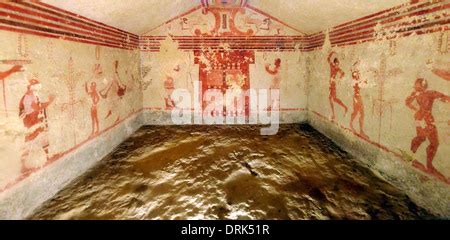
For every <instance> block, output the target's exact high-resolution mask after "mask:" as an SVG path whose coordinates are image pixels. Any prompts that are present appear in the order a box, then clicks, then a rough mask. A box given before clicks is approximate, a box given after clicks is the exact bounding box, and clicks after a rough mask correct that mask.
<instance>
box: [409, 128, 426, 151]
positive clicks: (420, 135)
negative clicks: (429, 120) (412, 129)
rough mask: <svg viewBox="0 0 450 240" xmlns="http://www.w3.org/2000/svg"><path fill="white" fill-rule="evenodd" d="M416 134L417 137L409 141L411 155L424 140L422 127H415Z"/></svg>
mask: <svg viewBox="0 0 450 240" xmlns="http://www.w3.org/2000/svg"><path fill="white" fill-rule="evenodd" d="M416 132H417V136H416V137H415V138H413V140H412V141H411V151H412V152H413V153H416V152H417V149H418V148H419V147H420V145H422V143H423V142H424V141H425V140H426V136H424V133H423V132H424V129H423V128H422V127H416Z"/></svg>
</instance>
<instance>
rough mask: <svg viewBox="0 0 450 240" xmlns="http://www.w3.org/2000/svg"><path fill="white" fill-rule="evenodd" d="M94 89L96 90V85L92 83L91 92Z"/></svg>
mask: <svg viewBox="0 0 450 240" xmlns="http://www.w3.org/2000/svg"><path fill="white" fill-rule="evenodd" d="M96 89H97V83H95V82H92V83H91V91H94V90H96Z"/></svg>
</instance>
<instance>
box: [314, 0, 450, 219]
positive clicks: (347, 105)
mask: <svg viewBox="0 0 450 240" xmlns="http://www.w3.org/2000/svg"><path fill="white" fill-rule="evenodd" d="M448 8H449V5H448V4H447V5H445V4H444V3H443V2H439V1H434V2H426V3H425V4H424V3H423V2H420V3H419V4H411V5H407V6H405V7H402V8H399V9H395V10H394V11H387V12H386V13H385V14H384V15H383V14H378V15H375V16H374V17H373V18H370V17H368V18H364V19H361V20H356V21H353V22H350V23H347V24H344V25H343V26H340V27H336V28H333V29H331V30H330V31H329V32H324V33H321V34H317V36H320V35H321V36H322V37H319V39H320V38H321V39H322V41H321V42H322V43H319V44H318V43H316V45H320V44H321V46H317V47H315V48H314V47H313V48H312V51H311V52H309V56H308V57H309V58H310V61H311V65H310V68H311V78H310V83H311V84H310V87H309V92H308V96H309V98H308V110H309V121H310V122H311V124H312V125H313V126H314V127H315V128H317V129H319V130H321V131H322V132H324V133H325V134H327V135H329V136H330V137H331V138H332V139H334V140H335V141H336V142H337V143H340V144H341V146H343V147H345V148H346V149H349V150H350V151H353V152H354V153H355V154H356V155H358V156H361V157H362V159H366V161H367V162H366V163H367V164H368V165H369V166H370V167H371V168H372V169H374V170H379V171H380V172H381V173H382V174H383V175H384V176H385V177H386V178H388V179H391V180H392V179H394V180H395V179H396V180H395V181H396V183H398V186H402V187H405V188H408V191H409V192H410V193H411V194H412V195H413V196H415V197H416V199H418V201H420V202H423V203H425V204H426V205H427V206H429V207H430V208H432V209H433V210H435V211H436V212H441V213H442V212H445V213H447V215H448V213H449V212H450V209H449V204H448V201H447V200H445V199H449V196H450V195H449V188H448V186H449V184H450V162H449V161H448V160H449V157H448V156H450V138H449V137H450V119H449V116H450V81H449V80H450V79H449V72H450V68H449V66H450V65H449V63H450V62H449V60H450V58H449V57H450V55H449V41H448V39H449V35H448V30H449V22H448V16H447V15H446V13H445V12H446V11H448ZM392 13H397V14H392ZM399 15H400V16H399ZM392 16H395V17H392ZM446 16H447V17H446ZM361 23H362V24H361ZM358 24H359V26H360V27H359V28H358V27H357V26H358ZM364 25H365V27H364ZM361 26H363V27H361ZM345 28H347V31H346V30H345ZM343 29H344V30H343ZM348 29H350V30H348ZM357 29H359V30H357ZM358 31H359V32H358ZM367 32H369V33H370V34H367ZM418 79H419V80H418ZM333 107H334V111H335V114H333ZM410 170H414V172H416V173H419V174H414V173H412V172H411V171H410ZM412 176H414V177H412ZM399 179H401V180H399Z"/></svg>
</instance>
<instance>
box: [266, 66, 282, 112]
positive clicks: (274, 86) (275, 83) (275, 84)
mask: <svg viewBox="0 0 450 240" xmlns="http://www.w3.org/2000/svg"><path fill="white" fill-rule="evenodd" d="M274 65H275V66H274V67H273V69H271V68H270V64H266V66H265V68H266V72H267V73H268V74H270V75H272V76H273V77H272V82H271V83H270V87H269V101H270V104H269V107H268V110H271V109H272V105H273V102H274V101H278V99H272V94H271V92H272V90H280V84H281V77H280V73H281V70H280V69H281V59H279V58H277V59H275V62H274Z"/></svg>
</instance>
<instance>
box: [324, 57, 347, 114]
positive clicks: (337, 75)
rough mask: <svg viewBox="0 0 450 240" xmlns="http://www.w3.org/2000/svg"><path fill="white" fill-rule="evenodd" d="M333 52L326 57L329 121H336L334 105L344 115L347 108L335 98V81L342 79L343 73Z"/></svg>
mask: <svg viewBox="0 0 450 240" xmlns="http://www.w3.org/2000/svg"><path fill="white" fill-rule="evenodd" d="M335 54H336V53H335V52H331V53H330V54H329V55H328V63H329V64H330V95H329V98H328V99H329V100H330V106H331V114H332V115H331V120H333V121H334V120H335V119H336V114H335V111H334V103H337V104H339V105H340V106H342V107H343V108H344V110H345V114H347V111H348V108H347V106H346V105H345V104H344V103H343V102H342V101H341V100H340V99H339V98H338V97H337V92H336V81H337V80H338V79H342V78H343V77H344V75H345V73H344V71H342V69H341V68H340V66H339V65H340V63H339V59H338V58H337V57H336V56H335Z"/></svg>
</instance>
